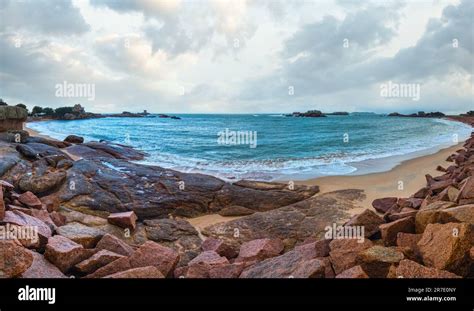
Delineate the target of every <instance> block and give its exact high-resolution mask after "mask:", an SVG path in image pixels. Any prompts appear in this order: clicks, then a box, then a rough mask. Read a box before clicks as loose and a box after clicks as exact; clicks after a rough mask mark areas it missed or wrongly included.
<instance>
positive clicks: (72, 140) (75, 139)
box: [64, 135, 84, 144]
mask: <svg viewBox="0 0 474 311" xmlns="http://www.w3.org/2000/svg"><path fill="white" fill-rule="evenodd" d="M64 141H65V142H68V143H72V144H82V143H83V142H84V138H83V137H81V136H76V135H69V136H68V137H66V138H65V139H64Z"/></svg>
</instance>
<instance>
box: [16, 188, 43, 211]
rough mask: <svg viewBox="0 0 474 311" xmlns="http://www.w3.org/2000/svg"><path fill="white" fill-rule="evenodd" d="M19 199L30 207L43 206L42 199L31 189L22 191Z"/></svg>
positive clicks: (39, 207)
mask: <svg viewBox="0 0 474 311" xmlns="http://www.w3.org/2000/svg"><path fill="white" fill-rule="evenodd" d="M18 201H20V203H22V204H24V205H26V206H27V207H29V208H37V209H41V207H42V203H41V201H40V199H38V197H37V196H36V195H34V194H33V193H32V192H30V191H27V192H25V193H22V194H21V195H20V196H19V197H18Z"/></svg>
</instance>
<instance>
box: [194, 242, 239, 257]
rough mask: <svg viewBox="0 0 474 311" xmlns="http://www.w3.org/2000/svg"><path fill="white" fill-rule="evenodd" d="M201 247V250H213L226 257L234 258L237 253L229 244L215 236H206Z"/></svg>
mask: <svg viewBox="0 0 474 311" xmlns="http://www.w3.org/2000/svg"><path fill="white" fill-rule="evenodd" d="M201 248H202V250H203V251H214V252H216V253H217V254H219V255H220V256H224V257H226V258H228V259H231V258H235V257H237V255H238V254H239V253H238V251H237V250H236V249H234V248H233V247H232V246H231V245H229V244H227V243H225V242H224V241H222V240H218V239H215V238H207V239H206V240H205V241H204V242H203V243H202V245H201Z"/></svg>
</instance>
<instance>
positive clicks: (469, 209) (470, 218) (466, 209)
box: [439, 204, 474, 224]
mask: <svg viewBox="0 0 474 311" xmlns="http://www.w3.org/2000/svg"><path fill="white" fill-rule="evenodd" d="M439 220H440V222H441V223H448V222H465V223H469V224H474V204H468V205H462V206H455V207H450V208H446V209H443V210H441V211H440V214H439Z"/></svg>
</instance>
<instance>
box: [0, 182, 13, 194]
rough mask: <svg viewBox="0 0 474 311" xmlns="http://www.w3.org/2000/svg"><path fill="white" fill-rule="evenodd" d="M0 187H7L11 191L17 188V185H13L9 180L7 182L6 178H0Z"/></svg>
mask: <svg viewBox="0 0 474 311" xmlns="http://www.w3.org/2000/svg"><path fill="white" fill-rule="evenodd" d="M0 187H3V188H5V189H7V190H8V191H11V190H13V189H14V188H15V186H13V185H12V184H10V183H9V182H6V181H4V180H0Z"/></svg>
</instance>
